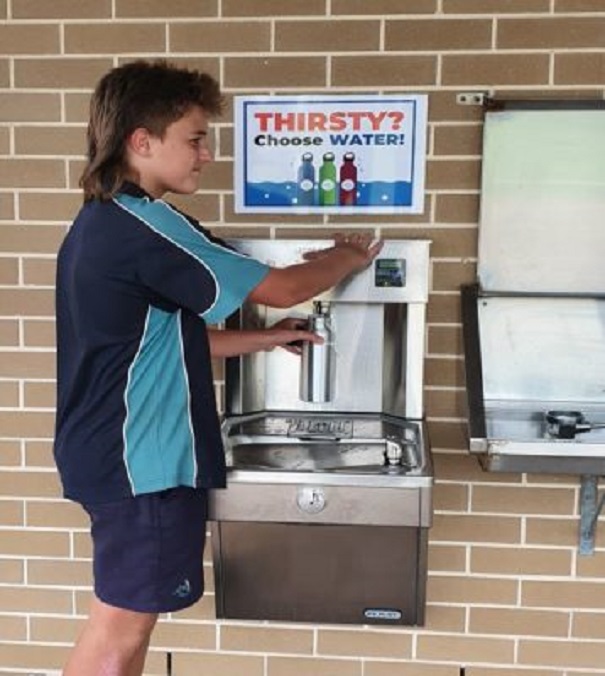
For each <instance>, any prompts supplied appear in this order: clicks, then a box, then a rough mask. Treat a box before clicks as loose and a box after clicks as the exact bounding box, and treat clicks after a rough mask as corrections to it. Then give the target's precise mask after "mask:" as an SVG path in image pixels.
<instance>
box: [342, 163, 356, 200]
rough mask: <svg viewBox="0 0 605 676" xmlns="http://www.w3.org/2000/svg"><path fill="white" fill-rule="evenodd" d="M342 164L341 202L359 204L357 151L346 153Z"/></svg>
mask: <svg viewBox="0 0 605 676" xmlns="http://www.w3.org/2000/svg"><path fill="white" fill-rule="evenodd" d="M342 159H343V163H342V164H341V165H340V204H341V205H342V206H354V205H355V204H357V167H356V166H355V153H345V154H344V156H343V158H342Z"/></svg>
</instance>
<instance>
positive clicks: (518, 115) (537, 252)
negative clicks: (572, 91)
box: [478, 100, 605, 293]
mask: <svg viewBox="0 0 605 676" xmlns="http://www.w3.org/2000/svg"><path fill="white" fill-rule="evenodd" d="M581 103H583V104H585V105H582V109H579V107H580V105H579V104H578V102H577V101H576V102H569V103H567V104H566V103H565V102H558V104H557V103H554V102H548V103H546V104H545V103H544V102H534V105H533V106H531V105H529V104H527V105H525V106H524V107H523V108H521V107H519V109H513V106H512V105H510V106H505V108H504V110H492V111H488V112H487V113H486V116H485V124H484V143H483V163H482V180H481V210H480V228H479V264H478V276H479V280H480V283H481V286H482V288H483V289H484V290H485V291H489V292H496V291H499V292H505V293H511V292H522V293H554V292H559V293H604V292H605V275H604V274H603V261H602V259H603V251H605V229H604V228H603V223H604V222H605V102H603V101H602V100H598V101H594V102H581ZM590 103H592V104H593V105H592V109H589V105H590ZM547 107H550V109H545V108H547Z"/></svg>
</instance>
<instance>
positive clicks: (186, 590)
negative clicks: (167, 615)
mask: <svg viewBox="0 0 605 676" xmlns="http://www.w3.org/2000/svg"><path fill="white" fill-rule="evenodd" d="M189 594H191V582H189V580H188V579H187V578H185V579H184V580H183V581H182V582H181V584H180V585H179V586H178V587H177V588H176V589H175V590H174V591H173V592H172V595H173V596H178V597H179V598H180V599H184V598H185V596H189Z"/></svg>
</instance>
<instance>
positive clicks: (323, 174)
mask: <svg viewBox="0 0 605 676" xmlns="http://www.w3.org/2000/svg"><path fill="white" fill-rule="evenodd" d="M337 203H338V202H337V192H336V165H335V164H334V153H325V154H324V156H323V164H322V165H321V167H320V168H319V204H320V206H322V207H326V206H332V205H335V204H337Z"/></svg>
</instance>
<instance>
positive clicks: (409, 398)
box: [226, 240, 429, 418]
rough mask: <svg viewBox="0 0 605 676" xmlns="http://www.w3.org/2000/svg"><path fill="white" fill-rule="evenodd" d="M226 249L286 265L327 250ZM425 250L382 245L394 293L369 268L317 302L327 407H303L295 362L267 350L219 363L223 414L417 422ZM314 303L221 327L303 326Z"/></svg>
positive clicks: (292, 246)
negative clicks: (392, 263) (365, 416)
mask: <svg viewBox="0 0 605 676" xmlns="http://www.w3.org/2000/svg"><path fill="white" fill-rule="evenodd" d="M232 244H234V246H236V248H238V249H240V250H241V251H243V252H245V253H249V254H251V255H253V256H254V257H256V258H258V259H260V260H264V261H267V262H270V263H273V264H276V265H287V264H289V263H292V262H296V261H299V260H301V258H302V254H303V253H304V252H305V251H309V250H312V249H316V248H325V246H326V244H327V243H326V242H325V241H322V240H304V241H301V240H295V241H292V240H288V241H280V240H272V241H260V240H238V241H233V242H232ZM428 246H429V243H428V242H426V241H423V240H417V241H388V242H386V244H385V248H384V249H383V251H382V252H381V258H380V261H383V262H384V261H385V260H390V259H396V260H401V261H405V270H406V272H405V280H404V283H405V285H404V286H402V287H392V288H388V287H381V286H377V285H376V284H377V279H376V275H377V273H376V270H375V269H374V268H373V267H370V268H368V269H367V270H366V271H364V272H362V273H360V274H359V275H355V276H353V277H351V278H350V279H349V280H348V281H347V282H346V283H343V284H342V285H340V286H339V287H338V288H337V289H336V290H334V291H331V292H329V293H327V294H324V295H322V296H320V298H321V299H323V300H324V301H326V302H329V306H330V310H329V312H330V327H331V337H332V341H333V345H332V349H331V351H330V357H331V365H330V377H331V378H332V380H333V383H332V386H331V387H330V388H328V389H329V390H330V396H329V401H325V402H312V401H311V402H310V401H304V400H303V399H304V398H301V384H302V383H301V359H300V357H298V356H296V355H292V354H290V353H288V352H286V351H285V350H273V351H271V352H261V353H255V354H251V355H245V356H243V357H237V358H232V359H228V360H227V369H226V413H227V415H228V416H233V415H239V414H244V413H251V412H256V411H264V410H278V411H279V410H299V411H322V412H337V411H352V412H359V413H383V412H386V413H390V414H392V415H398V416H400V417H405V418H422V417H423V415H424V410H423V396H422V380H423V365H424V359H423V356H424V338H425V313H426V301H427V297H428ZM380 261H379V262H380ZM314 301H317V299H314ZM314 301H309V302H307V303H301V304H300V305H298V306H296V307H294V308H291V309H289V310H276V309H272V308H266V307H264V306H254V305H246V306H245V307H244V308H243V309H242V311H241V312H240V313H238V314H236V315H234V316H233V317H232V318H231V319H230V320H229V323H228V327H229V328H235V329H238V328H254V327H265V326H271V325H273V324H275V323H276V322H277V321H279V320H280V319H283V318H284V317H286V316H294V317H300V318H304V319H307V318H308V316H309V315H311V314H312V313H313V302H314ZM303 377H306V375H305V376H303Z"/></svg>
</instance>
